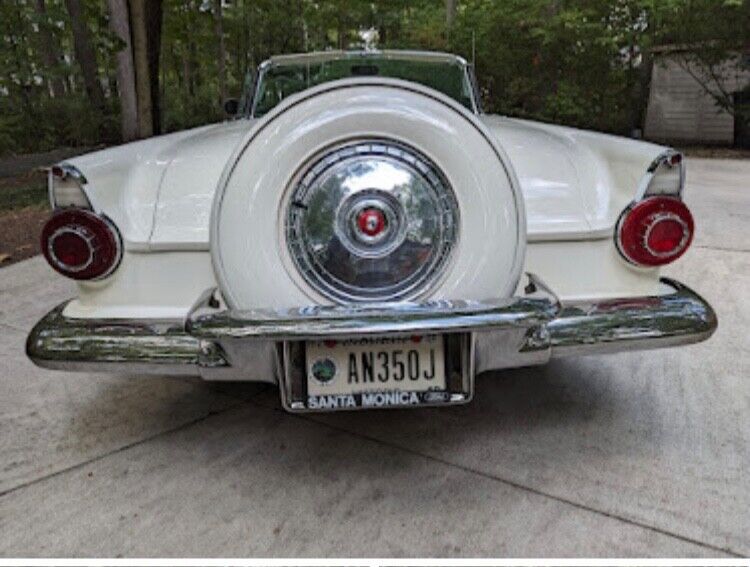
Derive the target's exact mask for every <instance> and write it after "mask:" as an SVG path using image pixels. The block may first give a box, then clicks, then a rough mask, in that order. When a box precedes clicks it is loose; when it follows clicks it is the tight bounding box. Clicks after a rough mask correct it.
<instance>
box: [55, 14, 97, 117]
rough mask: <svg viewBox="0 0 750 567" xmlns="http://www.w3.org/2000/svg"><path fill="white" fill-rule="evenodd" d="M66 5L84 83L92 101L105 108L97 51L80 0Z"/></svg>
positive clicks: (74, 47) (95, 104)
mask: <svg viewBox="0 0 750 567" xmlns="http://www.w3.org/2000/svg"><path fill="white" fill-rule="evenodd" d="M65 6H66V7H67V8H68V13H69V14H70V25H71V28H72V30H73V49H74V51H75V55H76V59H77V60H78V64H79V65H80V66H81V71H82V73H83V84H84V86H85V87H86V94H87V95H88V97H89V100H90V101H91V103H92V104H93V105H94V106H95V107H96V108H99V109H102V110H103V109H104V91H102V85H101V83H99V74H98V69H97V64H96V53H95V52H94V48H93V46H92V45H91V33H90V31H89V28H88V26H87V25H86V19H85V17H84V15H83V9H82V7H81V1H80V0H65Z"/></svg>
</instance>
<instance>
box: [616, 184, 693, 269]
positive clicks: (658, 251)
mask: <svg viewBox="0 0 750 567" xmlns="http://www.w3.org/2000/svg"><path fill="white" fill-rule="evenodd" d="M694 229H695V224H694V222H693V215H692V214H690V210H689V209H688V208H687V207H686V206H685V204H684V203H683V202H682V201H680V200H679V199H676V198H674V197H649V198H647V199H644V200H643V201H639V202H638V203H634V204H633V205H631V206H630V207H628V208H627V209H625V211H623V213H622V216H621V217H620V220H619V222H618V224H617V238H616V240H617V247H618V249H619V250H620V253H621V254H622V255H623V256H624V257H625V259H626V260H628V261H629V262H631V263H633V264H637V265H639V266H662V265H664V264H668V263H670V262H673V261H675V260H676V259H677V258H679V257H680V256H682V255H683V254H684V253H685V251H686V250H687V249H688V247H689V246H690V243H691V242H692V240H693V231H694Z"/></svg>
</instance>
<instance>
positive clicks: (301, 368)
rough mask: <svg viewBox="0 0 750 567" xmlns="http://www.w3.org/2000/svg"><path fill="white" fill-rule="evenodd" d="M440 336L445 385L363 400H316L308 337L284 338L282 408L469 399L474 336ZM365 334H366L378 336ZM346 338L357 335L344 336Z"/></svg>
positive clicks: (338, 408)
mask: <svg viewBox="0 0 750 567" xmlns="http://www.w3.org/2000/svg"><path fill="white" fill-rule="evenodd" d="M438 336H439V337H440V338H441V339H442V340H443V357H444V364H445V389H444V390H439V391H435V390H431V391H421V392H413V393H414V394H416V396H417V400H415V399H414V396H412V395H411V394H412V392H410V391H408V390H404V391H403V393H404V394H407V395H403V396H396V395H395V394H394V395H391V396H379V397H378V398H377V399H375V400H373V397H372V396H370V399H369V403H364V402H365V400H363V399H362V396H361V394H360V395H358V396H356V397H355V398H354V403H353V404H352V401H351V400H348V399H347V400H337V401H335V402H333V401H330V403H329V400H324V401H325V403H315V400H311V399H310V396H308V387H307V384H308V374H307V372H308V363H307V359H306V344H307V342H308V341H285V342H283V343H281V344H280V345H279V349H280V351H281V352H280V355H281V364H282V366H283V371H282V373H281V375H282V376H281V377H282V383H281V384H280V391H281V402H282V405H283V406H284V408H285V409H287V410H288V411H292V412H321V411H326V412H330V411H346V410H362V409H379V408H402V409H403V408H417V407H435V406H447V405H458V404H465V403H468V402H469V401H471V398H472V397H473V393H474V364H473V360H474V353H473V351H474V348H473V347H474V340H473V335H472V334H471V333H450V334H442V335H438ZM380 337H388V338H408V336H406V337H404V336H403V335H401V336H400V337H393V336H392V335H381V336H380ZM380 337H368V338H380ZM347 338H349V339H352V338H356V337H347Z"/></svg>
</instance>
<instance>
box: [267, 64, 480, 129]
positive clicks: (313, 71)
mask: <svg viewBox="0 0 750 567" xmlns="http://www.w3.org/2000/svg"><path fill="white" fill-rule="evenodd" d="M378 76H379V77H389V78H393V79H402V80H405V81H412V82H414V83H419V84H422V85H425V86H427V87H430V88H432V89H435V90H437V91H440V92H441V93H443V94H445V95H447V96H449V97H451V98H452V99H454V100H456V101H458V102H459V103H460V104H462V105H463V106H465V107H466V108H468V109H469V110H471V111H474V106H473V99H472V91H471V85H470V84H469V81H468V78H467V74H466V69H465V68H464V66H463V65H462V64H461V63H460V62H459V61H423V60H415V59H393V58H385V57H377V56H359V57H344V58H340V59H331V60H327V61H317V62H315V63H303V64H296V63H295V64H286V63H284V64H276V65H272V66H271V67H268V68H266V69H265V70H264V71H263V72H261V74H260V76H259V84H258V87H257V90H256V99H255V101H254V108H253V115H254V116H255V117H260V116H263V115H264V114H266V113H267V112H268V111H270V110H271V109H272V108H273V107H275V106H276V105H277V104H279V103H280V102H281V101H282V100H284V99H285V98H286V97H288V96H290V95H293V94H295V93H298V92H300V91H303V90H305V89H309V88H311V87H314V86H316V85H320V84H323V83H327V82H329V81H336V80H338V79H345V78H349V77H378Z"/></svg>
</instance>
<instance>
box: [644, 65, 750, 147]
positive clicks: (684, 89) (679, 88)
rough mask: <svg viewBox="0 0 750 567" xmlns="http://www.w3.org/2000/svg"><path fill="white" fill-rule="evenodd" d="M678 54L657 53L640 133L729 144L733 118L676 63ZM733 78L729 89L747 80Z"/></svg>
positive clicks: (652, 137) (657, 137) (660, 138)
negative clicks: (642, 127) (644, 122)
mask: <svg viewBox="0 0 750 567" xmlns="http://www.w3.org/2000/svg"><path fill="white" fill-rule="evenodd" d="M678 57H680V55H671V54H666V55H659V56H657V58H656V61H655V63H654V68H653V72H652V75H651V92H650V94H649V101H648V108H647V111H646V124H645V132H644V135H645V137H646V138H647V139H649V140H658V141H668V142H674V141H682V142H694V143H721V144H731V143H732V142H733V141H734V118H733V117H732V116H731V115H730V114H729V113H728V112H725V111H721V110H720V109H719V108H718V107H717V106H716V104H715V102H714V99H713V97H711V96H710V95H709V94H708V93H706V92H705V90H704V88H703V87H702V86H701V85H700V83H698V81H696V80H695V79H694V78H693V76H692V75H691V74H690V73H689V72H688V71H687V70H686V69H685V68H684V67H683V66H682V65H680V63H678V59H677V58H678ZM748 78H749V77H748V73H745V75H744V76H739V77H737V78H736V79H733V80H732V81H731V83H730V86H731V88H732V90H734V89H739V88H740V86H741V84H740V83H742V82H744V81H747V80H748Z"/></svg>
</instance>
